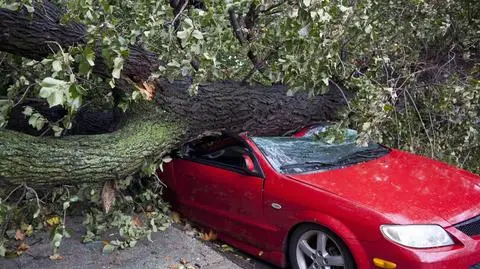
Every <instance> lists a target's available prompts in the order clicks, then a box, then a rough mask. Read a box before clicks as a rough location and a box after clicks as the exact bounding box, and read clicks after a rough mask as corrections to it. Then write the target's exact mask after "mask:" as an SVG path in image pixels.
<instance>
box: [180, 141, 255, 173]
mask: <svg viewBox="0 0 480 269" xmlns="http://www.w3.org/2000/svg"><path fill="white" fill-rule="evenodd" d="M245 154H247V155H248V156H250V157H252V154H251V153H250V150H249V149H248V148H247V147H245V146H244V145H243V143H242V142H241V141H239V140H238V139H236V138H234V137H230V136H218V137H204V138H202V139H201V140H200V141H195V142H193V143H189V144H187V145H185V147H184V148H183V149H182V150H181V152H180V155H181V156H184V157H187V158H190V159H192V160H198V161H204V162H208V163H210V164H214V165H218V166H221V167H226V168H234V169H240V170H242V171H243V170H245V169H246V168H247V164H246V162H245V158H244V155H245Z"/></svg>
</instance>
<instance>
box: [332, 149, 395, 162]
mask: <svg viewBox="0 0 480 269" xmlns="http://www.w3.org/2000/svg"><path fill="white" fill-rule="evenodd" d="M389 151H390V150H389V149H387V148H384V147H382V146H379V147H378V148H373V149H365V150H360V151H357V152H354V153H352V154H349V155H347V156H345V157H343V158H341V159H339V160H337V161H336V162H335V164H337V165H340V164H341V165H345V164H351V163H356V162H358V160H359V159H360V160H365V159H373V158H376V157H379V156H383V155H385V154H386V153H388V152H389Z"/></svg>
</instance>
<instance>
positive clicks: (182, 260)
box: [179, 258, 187, 264]
mask: <svg viewBox="0 0 480 269" xmlns="http://www.w3.org/2000/svg"><path fill="white" fill-rule="evenodd" d="M179 262H180V263H181V264H187V260H185V259H184V258H180V261H179Z"/></svg>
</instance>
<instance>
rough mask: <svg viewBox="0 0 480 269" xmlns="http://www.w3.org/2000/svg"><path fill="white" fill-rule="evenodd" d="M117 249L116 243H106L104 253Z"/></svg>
mask: <svg viewBox="0 0 480 269" xmlns="http://www.w3.org/2000/svg"><path fill="white" fill-rule="evenodd" d="M116 249H117V246H114V245H111V244H106V245H105V246H103V250H102V252H103V254H110V253H112V252H113V251H115V250H116Z"/></svg>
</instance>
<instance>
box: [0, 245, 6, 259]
mask: <svg viewBox="0 0 480 269" xmlns="http://www.w3.org/2000/svg"><path fill="white" fill-rule="evenodd" d="M5 253H7V249H6V248H5V247H4V246H3V244H2V245H0V257H5Z"/></svg>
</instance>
